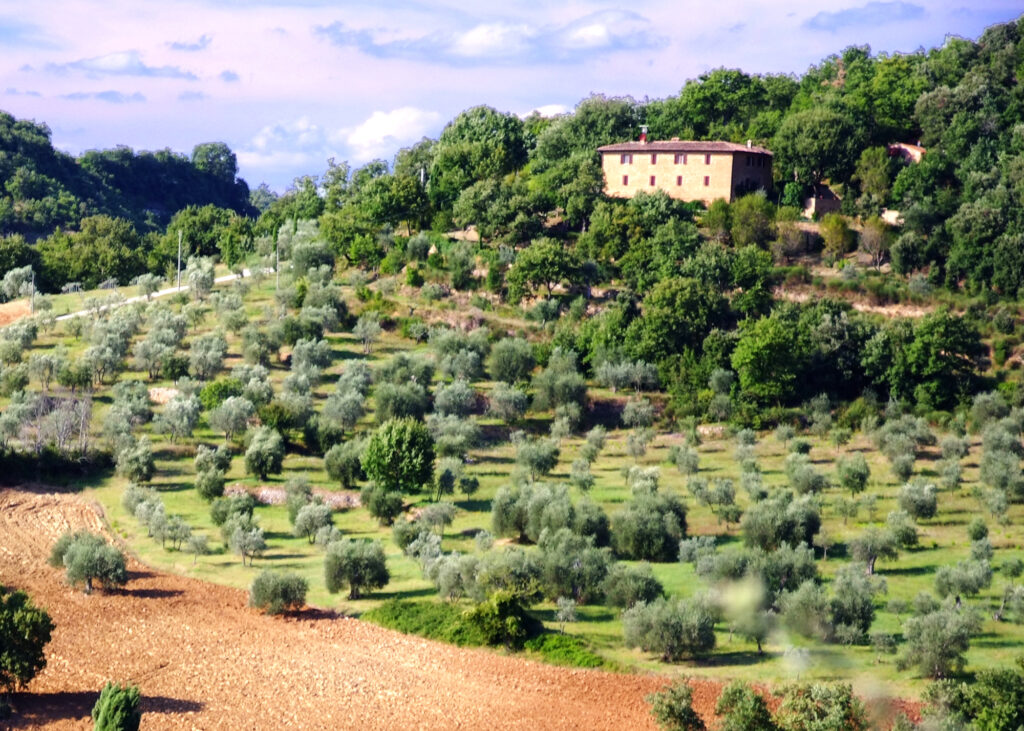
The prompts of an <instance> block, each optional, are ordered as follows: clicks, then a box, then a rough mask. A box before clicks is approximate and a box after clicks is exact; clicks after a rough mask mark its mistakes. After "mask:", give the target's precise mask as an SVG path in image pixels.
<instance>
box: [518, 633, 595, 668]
mask: <svg viewBox="0 0 1024 731" xmlns="http://www.w3.org/2000/svg"><path fill="white" fill-rule="evenodd" d="M523 649H526V650H529V651H530V652H536V653H537V654H538V655H540V656H541V658H543V660H544V662H547V663H550V664H552V665H562V666H564V667H570V668H599V667H602V666H603V665H604V664H605V662H604V659H603V658H602V657H601V656H600V655H596V654H595V653H594V652H593V651H592V650H591V649H590V647H589V645H588V644H587V643H586V641H585V640H583V639H581V638H580V637H574V636H572V635H564V634H549V633H545V634H542V635H539V636H538V637H534V638H533V639H531V640H527V641H526V643H525V644H524V645H523Z"/></svg>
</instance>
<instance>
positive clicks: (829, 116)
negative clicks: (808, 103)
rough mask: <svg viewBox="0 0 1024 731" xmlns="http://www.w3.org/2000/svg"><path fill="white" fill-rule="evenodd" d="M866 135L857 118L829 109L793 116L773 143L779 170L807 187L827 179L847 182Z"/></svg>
mask: <svg viewBox="0 0 1024 731" xmlns="http://www.w3.org/2000/svg"><path fill="white" fill-rule="evenodd" d="M863 140H864V132H863V128H862V126H861V125H859V124H858V123H857V122H856V119H855V118H854V117H853V115H852V114H851V113H849V112H847V111H845V110H837V109H832V108H829V107H826V106H815V107H813V108H811V109H806V110H804V111H800V112H795V113H793V114H789V115H787V116H786V118H785V119H784V120H783V122H782V124H780V125H779V131H778V132H777V133H776V135H775V139H774V140H773V142H772V151H773V152H774V153H775V167H776V169H777V170H778V171H779V172H780V173H781V174H782V176H783V177H784V178H785V179H787V180H788V179H789V178H790V177H791V176H795V177H796V179H797V180H799V181H800V182H801V183H804V184H805V185H819V184H820V183H821V182H822V180H824V179H825V178H829V179H831V180H832V181H833V182H843V181H846V180H847V179H849V177H850V175H851V174H852V173H853V169H854V165H855V163H856V161H857V156H858V155H859V153H860V150H861V149H863V146H864V145H863Z"/></svg>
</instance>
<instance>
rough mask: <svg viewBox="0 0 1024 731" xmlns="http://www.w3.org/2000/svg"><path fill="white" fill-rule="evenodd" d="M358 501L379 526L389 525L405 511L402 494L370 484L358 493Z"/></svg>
mask: <svg viewBox="0 0 1024 731" xmlns="http://www.w3.org/2000/svg"><path fill="white" fill-rule="evenodd" d="M359 501H360V503H361V504H362V505H363V506H365V507H366V510H367V512H369V513H370V515H371V516H372V517H374V518H376V519H377V520H378V521H379V522H380V523H381V525H391V524H392V523H393V522H394V521H395V518H397V517H398V516H399V515H401V514H402V511H403V510H404V509H405V503H404V501H403V499H402V493H400V492H398V491H397V490H388V489H386V488H383V487H381V486H380V485H375V484H374V483H372V482H371V483H369V484H367V485H365V486H364V487H363V489H362V490H361V491H360V492H359Z"/></svg>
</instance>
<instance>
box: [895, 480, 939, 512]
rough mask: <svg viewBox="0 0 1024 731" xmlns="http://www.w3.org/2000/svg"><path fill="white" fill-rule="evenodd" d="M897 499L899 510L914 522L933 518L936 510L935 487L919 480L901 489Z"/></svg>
mask: <svg viewBox="0 0 1024 731" xmlns="http://www.w3.org/2000/svg"><path fill="white" fill-rule="evenodd" d="M897 499H898V501H899V505H900V508H901V509H903V510H905V511H907V513H909V514H910V515H911V516H913V518H914V519H915V520H927V519H928V518H934V517H935V513H936V511H937V510H938V500H937V499H936V495H935V485H928V484H925V483H923V482H921V481H919V480H914V481H912V482H908V483H907V484H905V485H904V486H903V487H901V488H900V491H899V494H898V495H897Z"/></svg>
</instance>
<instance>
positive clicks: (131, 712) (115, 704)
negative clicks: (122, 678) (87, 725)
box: [92, 682, 142, 731]
mask: <svg viewBox="0 0 1024 731" xmlns="http://www.w3.org/2000/svg"><path fill="white" fill-rule="evenodd" d="M141 700H142V694H141V693H140V692H139V687H138V686H137V685H128V684H127V683H125V684H124V685H121V684H119V683H114V682H108V683H107V684H106V685H104V686H103V690H101V691H100V697H99V699H98V700H97V701H96V705H95V706H93V708H92V728H93V731H139V724H140V723H141V722H142V711H141V709H140V708H139V703H140V702H141Z"/></svg>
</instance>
